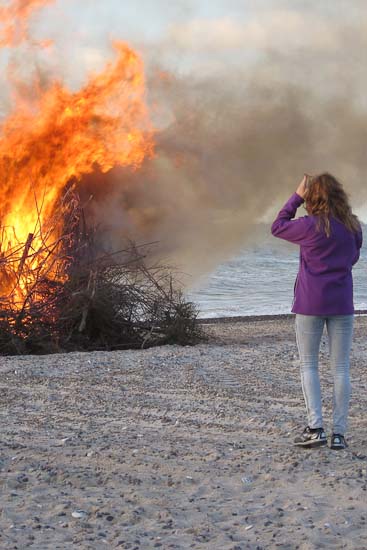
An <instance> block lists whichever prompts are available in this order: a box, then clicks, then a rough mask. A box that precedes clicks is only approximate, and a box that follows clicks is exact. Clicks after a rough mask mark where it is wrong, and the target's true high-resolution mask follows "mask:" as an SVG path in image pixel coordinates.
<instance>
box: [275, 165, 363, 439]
mask: <svg viewBox="0 0 367 550" xmlns="http://www.w3.org/2000/svg"><path fill="white" fill-rule="evenodd" d="M303 202H305V207H306V211H307V213H308V216H304V217H300V218H297V219H293V218H294V216H295V214H296V211H297V208H298V207H299V206H301V204H302V203H303ZM271 232H272V234H273V235H274V236H275V237H279V238H281V239H285V240H287V241H290V242H292V243H295V244H298V245H300V266H299V272H298V275H297V279H296V282H295V285H294V301H293V307H292V312H293V313H296V337H297V346H298V351H299V355H300V362H301V382H302V390H303V395H304V399H305V404H306V411H307V419H308V426H307V427H306V428H305V430H304V431H303V433H302V435H300V436H299V437H297V438H296V439H295V441H294V443H295V444H296V445H300V446H303V447H318V446H321V445H326V443H327V439H326V434H325V432H324V429H323V418H322V407H321V390H320V380H319V372H318V357H319V349H320V341H321V336H322V333H323V329H324V325H326V328H327V332H328V338H329V350H330V359H331V364H332V372H333V378H334V392H333V432H332V435H331V441H330V447H331V448H332V449H344V448H346V447H347V446H348V445H347V442H346V440H345V432H346V429H347V417H348V408H349V398H350V380H349V356H350V349H351V344H352V334H353V318H354V306H353V279H352V266H353V265H354V264H355V263H356V262H357V260H358V258H359V251H360V248H361V246H362V230H361V226H360V224H359V221H358V218H357V217H356V216H355V215H354V214H353V213H352V210H351V207H350V206H349V202H348V197H347V195H346V193H345V191H344V190H343V187H342V185H341V184H340V183H339V182H338V181H337V180H336V179H335V178H334V177H333V176H332V175H330V174H328V173H324V174H320V175H318V176H313V177H312V176H307V175H305V176H304V178H303V180H302V181H301V183H300V184H299V186H298V188H297V191H296V192H295V193H294V194H293V195H292V196H291V197H290V199H289V200H288V201H287V202H286V204H285V205H284V206H283V208H282V209H281V211H280V212H279V214H278V216H277V218H276V220H275V221H274V223H273V225H272V228H271Z"/></svg>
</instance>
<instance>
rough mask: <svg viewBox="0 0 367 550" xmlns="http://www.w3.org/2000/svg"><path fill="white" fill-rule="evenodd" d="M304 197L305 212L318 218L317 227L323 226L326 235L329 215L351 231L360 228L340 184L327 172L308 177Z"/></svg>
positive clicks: (329, 229)
mask: <svg viewBox="0 0 367 550" xmlns="http://www.w3.org/2000/svg"><path fill="white" fill-rule="evenodd" d="M304 199H305V203H306V210H307V213H308V214H310V215H312V216H316V217H317V218H318V222H317V227H318V229H321V228H323V229H324V230H325V233H326V235H327V236H328V237H330V234H331V228H330V218H331V217H333V218H336V219H337V220H339V221H340V222H342V223H343V224H344V225H345V227H346V228H347V229H348V230H349V231H351V232H352V233H356V232H357V231H358V230H359V229H360V227H361V226H360V223H359V220H358V218H357V216H356V215H355V214H353V212H352V209H351V207H350V204H349V199H348V195H347V194H346V192H345V191H344V189H343V186H342V184H341V183H340V182H339V181H338V180H337V179H336V178H334V176H332V175H331V174H329V173H328V172H325V173H323V174H319V175H318V176H309V177H308V180H307V184H306V193H305V196H304Z"/></svg>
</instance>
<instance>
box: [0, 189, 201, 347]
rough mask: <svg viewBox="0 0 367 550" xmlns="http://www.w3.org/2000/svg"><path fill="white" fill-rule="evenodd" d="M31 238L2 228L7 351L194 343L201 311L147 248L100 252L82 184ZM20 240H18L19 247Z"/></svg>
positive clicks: (0, 303)
mask: <svg viewBox="0 0 367 550" xmlns="http://www.w3.org/2000/svg"><path fill="white" fill-rule="evenodd" d="M40 210H41V209H37V212H38V219H37V223H36V224H35V229H34V232H33V233H30V234H29V235H28V238H27V240H26V242H25V243H21V242H18V240H17V238H16V234H15V232H14V231H12V230H9V228H4V227H3V228H0V235H1V236H2V241H1V242H0V354H14V353H29V352H32V353H48V352H53V351H67V350H76V349H78V350H80V349H82V350H92V349H121V348H127V347H147V346H151V345H155V344H158V343H159V344H161V343H168V342H170V343H174V342H175V343H185V344H187V343H193V342H195V341H197V340H198V339H199V338H200V337H201V333H200V330H199V327H198V325H197V323H196V317H197V311H196V309H195V307H194V305H193V304H191V303H188V302H186V301H185V300H184V298H183V295H182V293H181V291H180V290H176V289H175V288H174V284H173V279H172V274H171V273H170V272H169V271H168V270H167V269H166V268H164V267H162V266H159V265H154V266H150V267H147V265H146V263H145V260H146V257H147V255H148V248H147V246H146V245H145V246H141V247H137V246H135V245H134V244H133V243H130V245H129V247H128V248H127V249H126V250H122V251H120V252H115V253H113V254H108V253H103V252H101V251H99V250H98V247H97V245H96V242H95V238H94V232H93V231H88V230H87V228H86V224H85V220H84V212H83V208H82V206H81V204H80V201H79V198H78V196H77V194H76V193H75V191H74V189H73V188H71V189H69V190H68V191H67V192H66V193H65V194H64V196H63V197H62V198H61V199H60V201H59V202H58V203H57V204H56V207H55V213H54V214H53V215H52V216H51V217H50V218H48V221H47V223H42V221H41V211H40ZM12 242H13V243H14V244H13V245H12Z"/></svg>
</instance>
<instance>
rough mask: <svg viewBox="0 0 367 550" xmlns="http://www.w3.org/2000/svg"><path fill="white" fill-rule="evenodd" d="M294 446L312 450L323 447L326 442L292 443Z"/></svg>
mask: <svg viewBox="0 0 367 550" xmlns="http://www.w3.org/2000/svg"><path fill="white" fill-rule="evenodd" d="M294 445H296V446H297V447H306V448H307V447H308V448H312V447H323V446H324V445H327V441H326V440H325V441H324V440H317V439H315V440H314V441H305V442H300V443H294Z"/></svg>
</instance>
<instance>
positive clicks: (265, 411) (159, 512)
mask: <svg viewBox="0 0 367 550" xmlns="http://www.w3.org/2000/svg"><path fill="white" fill-rule="evenodd" d="M293 324H294V319H293V318H279V319H276V318H275V319H273V320H259V321H252V322H250V321H246V322H243V321H241V322H230V323H225V322H221V323H217V324H213V325H205V326H206V331H207V333H208V334H209V341H208V342H206V343H203V344H200V345H197V346H194V347H179V346H162V347H159V348H153V349H148V350H139V351H117V352H110V353H108V352H94V353H71V354H61V355H49V356H41V357H36V356H24V357H1V358H0V374H1V381H0V400H1V439H0V469H1V471H0V548H1V549H2V550H3V549H8V548H9V549H15V548H17V549H24V548H35V549H37V550H42V549H48V548H50V549H51V548H52V549H67V548H78V549H79V548H80V549H101V548H102V549H103V548H105V547H106V548H108V547H110V548H123V549H131V550H132V549H135V550H138V549H139V550H140V549H150V548H161V549H164V550H165V549H186V548H195V549H218V550H227V549H228V550H244V549H251V550H255V549H264V550H265V549H266V550H268V549H269V548H270V549H271V548H281V549H282V550H285V549H290V550H291V549H292V550H293V549H302V550H303V549H313V548H333V549H334V548H353V549H360V550H365V549H366V548H367V491H366V490H367V415H366V410H367V391H366V388H367V340H366V334H367V330H366V329H367V318H366V317H358V318H356V327H355V338H354V345H353V353H352V366H351V380H352V387H353V395H352V401H351V408H350V419H349V430H348V433H347V439H348V442H349V447H348V449H346V450H343V451H333V450H331V449H329V448H328V447H323V448H319V449H314V450H306V449H298V448H297V447H294V446H293V445H292V441H293V438H294V437H295V435H298V433H299V432H300V431H302V429H303V428H304V426H305V423H306V421H305V412H304V403H303V396H302V392H301V386H300V378H299V364H298V356H297V349H296V344H295V337H294V326H293ZM320 370H321V380H322V388H323V398H324V415H325V428H326V430H327V432H328V433H330V428H331V425H330V415H331V399H332V381H331V378H330V370H329V366H328V364H327V347H326V345H325V342H323V344H322V353H321V366H320Z"/></svg>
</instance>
